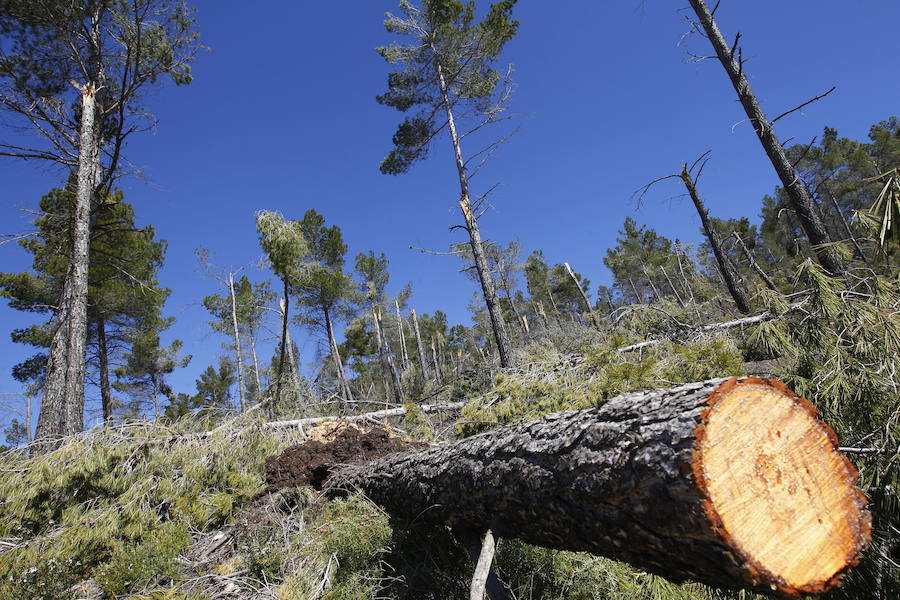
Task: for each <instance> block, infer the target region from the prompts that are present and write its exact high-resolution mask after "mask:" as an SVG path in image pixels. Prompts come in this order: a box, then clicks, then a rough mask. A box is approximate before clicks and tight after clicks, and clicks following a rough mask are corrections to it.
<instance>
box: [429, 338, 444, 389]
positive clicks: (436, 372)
mask: <svg viewBox="0 0 900 600" xmlns="http://www.w3.org/2000/svg"><path fill="white" fill-rule="evenodd" d="M431 358H432V360H433V361H434V382H435V383H437V384H438V385H440V383H441V380H442V379H443V375H442V374H441V361H439V360H438V355H437V346H436V345H435V343H434V336H432V338H431Z"/></svg>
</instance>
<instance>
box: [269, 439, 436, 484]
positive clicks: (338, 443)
mask: <svg viewBox="0 0 900 600" xmlns="http://www.w3.org/2000/svg"><path fill="white" fill-rule="evenodd" d="M313 431H315V430H313ZM426 447H428V444H425V443H423V442H416V441H412V440H407V439H404V438H401V437H397V436H396V435H392V434H391V433H390V432H388V431H387V430H385V429H368V430H365V429H361V428H359V427H355V426H353V425H349V424H340V425H337V426H335V427H332V428H330V429H329V430H328V431H327V433H325V434H324V435H321V436H311V438H310V439H308V440H306V441H304V442H302V443H300V444H297V445H295V446H291V447H289V448H287V449H285V450H284V451H282V452H281V454H278V455H276V456H270V457H269V458H267V459H266V483H267V484H268V487H267V488H266V490H265V491H266V492H273V491H276V490H279V489H282V488H295V487H300V486H304V485H309V486H312V487H313V488H315V489H317V490H320V489H322V487H323V485H324V483H325V480H326V479H327V478H328V476H329V475H330V474H331V473H332V471H334V469H336V468H337V467H340V466H343V465H351V464H358V463H363V462H367V461H370V460H373V459H375V458H380V457H382V456H384V455H386V454H390V453H392V452H402V451H405V450H417V449H421V448H426Z"/></svg>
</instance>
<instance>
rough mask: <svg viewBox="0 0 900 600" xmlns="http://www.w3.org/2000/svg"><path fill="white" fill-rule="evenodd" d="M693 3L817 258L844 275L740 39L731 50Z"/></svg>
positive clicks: (701, 5)
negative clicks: (763, 102) (756, 87)
mask: <svg viewBox="0 0 900 600" xmlns="http://www.w3.org/2000/svg"><path fill="white" fill-rule="evenodd" d="M690 3H691V7H692V8H693V9H694V12H695V13H696V14H697V18H698V19H700V25H701V26H702V27H703V31H704V32H705V34H706V37H707V38H708V39H709V41H710V43H711V44H712V46H713V49H714V50H715V52H716V56H717V57H718V59H719V62H720V63H722V66H723V67H724V68H725V72H726V73H728V78H729V79H730V80H731V84H732V85H733V86H734V90H735V92H737V95H738V99H739V100H740V102H741V106H743V107H744V112H745V113H746V114H747V119H748V120H749V121H750V123H751V124H752V125H753V130H754V131H755V132H756V135H757V137H758V138H759V141H760V143H761V144H762V147H763V149H764V150H765V151H766V155H768V157H769V161H770V162H771V163H772V166H773V167H774V168H775V172H776V173H777V174H778V178H779V179H780V180H781V185H783V186H784V189H785V191H786V192H787V195H788V198H789V199H790V202H791V207H792V208H793V209H794V212H795V213H796V214H797V218H798V219H799V220H800V226H801V227H802V228H803V231H804V233H806V237H807V238H808V239H809V242H810V244H812V246H813V250H814V252H815V254H816V258H818V260H819V262H820V263H822V266H823V267H825V269H826V270H828V271H829V272H830V273H831V274H832V275H835V276H841V275H843V274H844V265H843V264H842V262H841V260H840V258H839V257H838V255H837V253H836V252H835V251H834V249H833V248H832V247H831V246H829V245H828V244H829V243H830V242H831V238H830V237H829V236H828V231H827V230H826V229H825V226H824V225H823V224H822V220H821V219H820V218H819V215H818V213H817V212H816V210H815V207H814V205H813V199H812V197H811V196H810V193H809V190H807V189H806V185H805V184H804V183H803V180H802V179H801V178H800V176H799V175H798V174H797V171H796V169H794V166H793V165H792V164H791V161H790V160H788V157H787V154H785V152H784V147H783V146H782V145H781V142H780V141H778V137H777V136H776V135H775V130H774V129H773V128H772V124H771V123H770V122H769V120H768V119H767V118H766V115H765V113H764V112H763V110H762V107H761V106H760V104H759V101H758V100H757V99H756V95H755V94H754V93H753V89H752V88H751V87H750V82H749V80H748V79H747V75H746V73H744V68H743V61H742V59H741V57H740V55H739V54H738V52H739V49H740V47H739V46H738V43H737V40H735V43H734V47H733V48H732V47H729V45H728V42H727V41H725V38H724V37H723V36H722V32H721V31H720V30H719V26H718V25H717V24H716V21H715V19H714V18H713V14H712V12H711V11H710V10H709V6H707V4H706V2H705V1H704V0H690Z"/></svg>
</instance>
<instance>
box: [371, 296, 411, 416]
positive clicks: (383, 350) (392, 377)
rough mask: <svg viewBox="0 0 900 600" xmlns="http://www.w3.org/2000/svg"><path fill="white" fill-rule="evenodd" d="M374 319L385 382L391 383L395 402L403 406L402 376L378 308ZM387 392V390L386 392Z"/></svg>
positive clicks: (373, 312) (373, 316)
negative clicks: (386, 337) (399, 373)
mask: <svg viewBox="0 0 900 600" xmlns="http://www.w3.org/2000/svg"><path fill="white" fill-rule="evenodd" d="M372 318H373V320H374V322H375V338H376V341H377V342H378V358H379V361H380V362H381V372H382V374H383V376H384V379H385V381H389V382H390V385H389V386H388V387H390V388H391V391H392V392H393V396H394V402H396V403H397V404H403V388H402V387H401V386H400V376H399V375H398V374H397V368H396V367H395V366H394V360H393V358H392V357H391V350H390V348H389V347H388V345H387V340H386V339H385V338H384V329H383V328H382V326H381V317H380V316H379V315H378V307H373V308H372ZM385 392H387V390H385Z"/></svg>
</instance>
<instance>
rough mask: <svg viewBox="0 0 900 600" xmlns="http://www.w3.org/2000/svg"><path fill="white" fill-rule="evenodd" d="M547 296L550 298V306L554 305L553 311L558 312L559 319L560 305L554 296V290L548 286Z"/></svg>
mask: <svg viewBox="0 0 900 600" xmlns="http://www.w3.org/2000/svg"><path fill="white" fill-rule="evenodd" d="M547 297H548V298H550V306H552V307H553V312H554V313H555V314H556V318H557V321H558V320H559V307H558V306H557V305H556V300H555V299H554V298H553V292H551V291H550V288H549V287H548V288H547Z"/></svg>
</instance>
